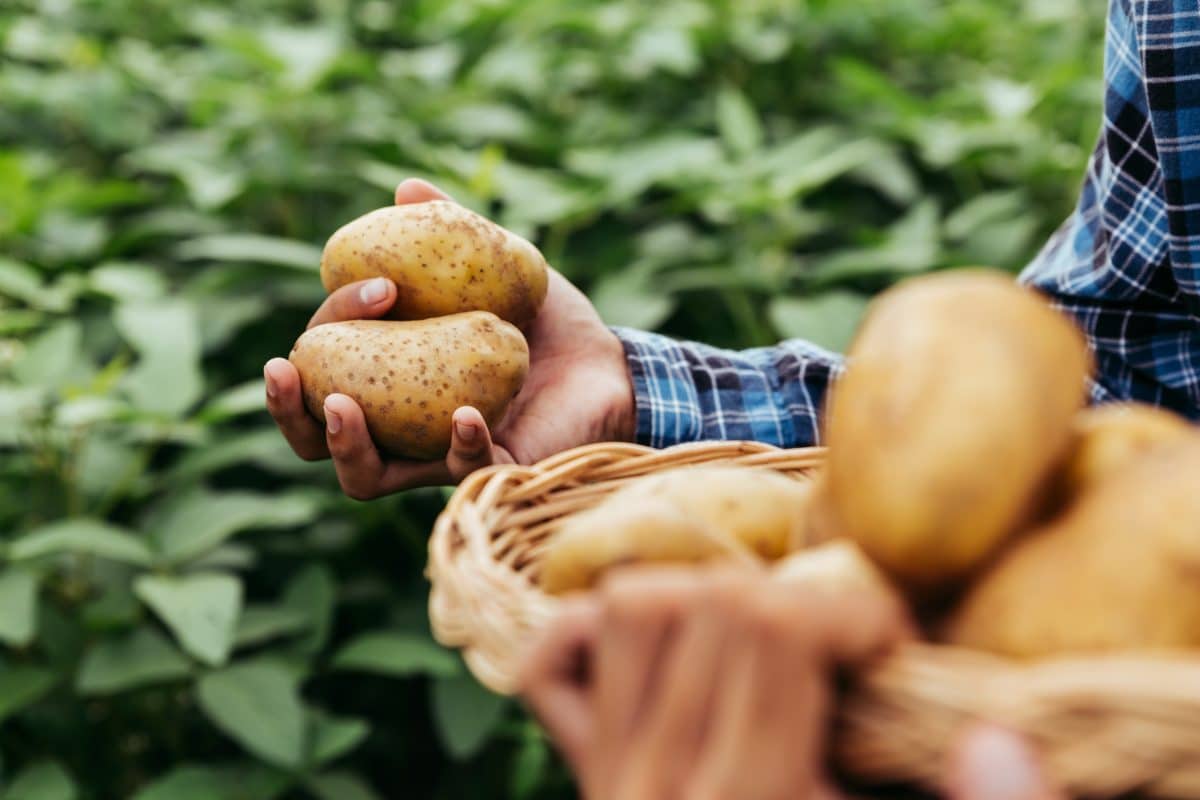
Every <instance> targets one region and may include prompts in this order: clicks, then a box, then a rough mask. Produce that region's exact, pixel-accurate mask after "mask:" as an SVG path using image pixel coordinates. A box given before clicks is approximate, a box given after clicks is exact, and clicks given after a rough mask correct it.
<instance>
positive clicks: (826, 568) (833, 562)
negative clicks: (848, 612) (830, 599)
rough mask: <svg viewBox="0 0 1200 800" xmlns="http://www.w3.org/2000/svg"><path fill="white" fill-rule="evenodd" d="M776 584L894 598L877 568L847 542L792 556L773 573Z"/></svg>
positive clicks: (832, 542)
mask: <svg viewBox="0 0 1200 800" xmlns="http://www.w3.org/2000/svg"><path fill="white" fill-rule="evenodd" d="M771 578H772V580H776V581H781V582H784V583H789V584H792V585H795V586H804V587H812V588H814V589H817V590H820V591H821V592H823V593H826V594H829V595H832V596H839V597H840V596H844V595H850V594H853V595H860V596H861V595H876V594H886V595H889V596H891V595H894V594H895V589H893V588H892V586H891V584H890V583H888V580H887V578H886V577H884V575H883V573H882V572H880V571H879V568H878V567H876V566H875V564H874V563H873V562H872V561H871V560H870V559H869V558H867V557H866V556H865V555H863V552H862V550H860V549H859V547H858V545H856V544H854V542H851V541H849V540H847V539H838V540H834V541H829V542H825V543H823V544H819V545H817V546H816V547H812V548H810V549H808V550H801V551H799V552H796V553H792V554H790V555H788V556H787V557H786V558H783V559H781V560H780V561H779V562H777V563H776V564H775V565H774V567H773V568H772V570H771Z"/></svg>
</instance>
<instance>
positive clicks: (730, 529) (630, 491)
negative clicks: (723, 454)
mask: <svg viewBox="0 0 1200 800" xmlns="http://www.w3.org/2000/svg"><path fill="white" fill-rule="evenodd" d="M623 491H625V492H627V493H626V494H625V495H624V497H623V500H622V501H621V502H628V503H634V504H636V503H637V502H638V500H636V499H635V497H638V496H640V497H657V498H660V499H662V500H666V501H668V502H670V503H673V504H675V505H676V506H678V507H680V508H682V509H685V510H686V511H687V512H688V513H689V514H690V515H692V516H694V517H697V518H698V519H701V520H703V521H705V522H707V523H708V524H709V525H711V526H712V527H713V528H715V529H716V530H718V531H723V532H725V533H728V534H729V535H732V536H733V537H734V538H735V539H736V540H737V541H739V542H740V543H741V544H742V545H744V546H745V547H747V548H748V549H749V550H750V551H752V552H754V553H756V554H757V555H758V556H759V557H760V558H765V559H768V560H774V559H777V558H782V557H783V556H784V555H786V554H787V553H789V552H791V551H792V550H795V549H798V548H799V547H802V546H803V545H804V531H805V526H804V520H805V518H806V516H807V513H808V507H809V502H810V498H811V495H812V484H811V482H809V481H797V480H795V479H793V478H789V477H787V476H785V475H781V474H779V473H778V472H774V471H772V470H767V469H754V468H750V467H720V466H697V467H682V468H678V469H671V470H667V471H664V472H661V473H658V474H656V475H647V476H645V477H643V478H639V479H638V480H637V481H635V482H633V483H631V484H630V485H629V487H627V488H626V489H624V490H623Z"/></svg>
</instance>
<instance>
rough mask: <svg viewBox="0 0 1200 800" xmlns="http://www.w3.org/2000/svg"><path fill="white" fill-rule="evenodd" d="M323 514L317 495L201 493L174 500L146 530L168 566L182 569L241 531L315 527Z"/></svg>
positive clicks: (301, 493) (189, 494)
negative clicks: (310, 523)
mask: <svg viewBox="0 0 1200 800" xmlns="http://www.w3.org/2000/svg"><path fill="white" fill-rule="evenodd" d="M318 511H319V506H318V505H317V502H316V499H315V498H314V496H313V495H312V493H311V492H302V491H294V492H285V493H282V494H277V495H268V494H256V493H252V492H213V491H209V490H208V489H203V488H197V489H194V490H192V491H189V492H186V493H184V494H180V495H176V496H175V497H173V498H172V499H171V502H170V503H168V504H167V505H166V506H164V507H163V508H161V509H159V511H158V513H156V514H155V515H154V516H153V517H152V518H151V519H150V520H148V521H147V523H146V524H147V526H148V527H149V528H152V533H153V536H154V539H155V541H156V542H157V545H158V547H157V549H158V551H159V553H161V555H162V558H163V560H164V561H165V562H166V563H168V564H180V563H183V562H185V561H188V560H190V559H193V558H196V557H197V556H200V555H203V554H204V553H207V552H209V551H210V550H212V549H213V548H214V547H216V546H218V545H219V544H221V543H222V542H224V541H225V540H226V539H228V538H229V537H230V536H233V535H234V534H235V533H238V532H240V531H243V530H247V529H252V528H253V529H265V528H292V527H296V526H299V525H303V524H305V523H308V522H311V521H312V520H313V519H314V518H315V517H316V516H317V513H318Z"/></svg>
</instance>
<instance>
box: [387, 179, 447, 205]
mask: <svg viewBox="0 0 1200 800" xmlns="http://www.w3.org/2000/svg"><path fill="white" fill-rule="evenodd" d="M449 199H450V195H448V194H446V193H445V192H443V191H442V190H441V189H439V188H437V187H436V186H434V185H433V184H432V183H430V182H429V181H425V180H421V179H420V178H407V179H405V180H403V181H401V182H400V185H399V186H397V187H396V205H398V206H403V205H408V204H409V203H428V202H429V201H430V200H449Z"/></svg>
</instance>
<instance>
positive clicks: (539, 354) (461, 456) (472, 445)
mask: <svg viewBox="0 0 1200 800" xmlns="http://www.w3.org/2000/svg"><path fill="white" fill-rule="evenodd" d="M448 199H449V198H448V197H447V196H446V195H445V194H443V193H442V192H440V191H439V190H438V189H436V188H434V187H433V186H431V185H430V184H428V183H425V182H424V181H419V180H408V181H405V182H404V183H402V184H401V185H400V186H399V187H398V188H397V189H396V203H397V204H400V205H404V204H410V203H424V202H429V201H435V200H440V201H444V200H448ZM548 277H549V281H548V284H549V285H548V289H547V293H546V300H545V302H544V303H543V304H542V307H541V310H540V312H539V313H538V315H537V316H536V317H535V318H534V319H533V321H532V322H531V323H530V324H529V325H528V327H527V328H526V329H525V337H526V339H527V341H528V343H529V361H530V365H529V373H528V375H527V376H526V379H525V384H524V388H523V389H522V390H521V392H520V393H519V394H518V395H517V397H516V398H515V399H514V400H513V402H512V404H511V405H510V406H509V409H508V413H507V415H506V416H505V417H504V419H503V421H502V422H501V423H500V424H499V426H498V427H497V428H496V429H495V430H494V431H493V430H489V428H488V425H487V423H486V422H485V420H484V417H483V415H482V414H480V413H479V411H477V410H476V409H474V408H470V407H462V408H458V409H457V410H455V411H454V413H453V419H452V422H453V425H452V436H451V443H450V450H449V452H448V454H447V456H446V458H445V459H444V460H438V461H407V460H397V459H389V458H387V457H386V456H384V455H381V453H380V451H379V450H378V448H377V447H376V446H375V443H374V442H373V441H372V439H371V437H370V435H369V433H368V431H367V424H366V420H365V418H364V416H363V413H362V409H361V408H359V406H358V405H357V404H356V403H355V402H354V401H353V400H352V399H351V398H349V397H347V396H346V395H344V394H337V393H335V394H331V395H329V396H328V397H327V398H326V399H325V403H324V408H323V410H324V412H325V418H326V425H324V426H322V425H321V424H320V423H319V422H318V421H317V419H316V418H314V417H313V416H312V415H311V414H309V413H308V411H307V410H306V409H305V407H304V403H303V399H302V396H301V391H300V378H299V374H298V373H297V372H296V369H295V367H294V366H293V365H292V364H291V363H290V362H288V361H287V360H286V359H283V358H275V359H272V360H271V361H270V362H268V363H267V365H266V367H265V368H264V375H265V377H266V384H267V408H268V409H269V410H270V412H271V415H272V416H273V417H274V418H275V421H276V423H277V424H278V425H279V427H280V429H281V431H282V432H283V434H284V436H285V437H286V438H287V440H288V442H289V443H290V444H291V446H292V449H293V450H295V451H296V453H297V454H298V455H299V456H300V457H301V458H304V459H306V460H310V461H311V460H319V459H323V458H328V457H331V458H332V459H333V463H334V467H335V469H336V470H337V474H338V480H339V481H340V482H341V485H342V488H343V490H344V491H345V492H346V493H347V494H348V495H350V496H351V497H354V498H357V499H369V498H372V497H378V496H380V495H383V494H388V493H391V492H397V491H402V490H404V489H409V488H413V487H417V486H431V485H438V484H449V483H456V482H457V481H459V480H461V479H462V478H463V477H465V476H466V475H468V474H470V473H471V472H473V471H474V470H476V469H479V468H480V467H483V466H487V465H488V464H491V463H493V462H499V463H503V462H514V461H515V462H519V463H530V462H532V461H536V460H537V459H540V458H543V457H545V456H548V455H550V454H552V453H556V452H559V451H561V450H565V449H568V448H570V447H574V446H576V445H580V444H585V443H587V442H593V441H601V440H629V439H631V438H632V437H633V425H634V423H633V413H634V412H633V389H632V386H631V383H630V379H629V374H628V368H627V367H626V364H625V355H624V350H623V348H622V346H621V343H620V341H619V340H618V339H617V337H616V336H615V335H614V334H613V333H612V332H611V331H610V330H608V328H607V327H606V326H605V325H604V323H603V322H602V321H601V320H600V317H599V315H598V314H597V313H596V311H595V309H594V308H592V306H591V304H590V303H589V302H588V300H587V298H586V297H584V295H583V294H582V293H581V292H580V291H579V290H578V289H576V288H575V287H574V286H572V285H571V284H570V283H568V282H567V280H566V279H565V278H563V277H562V276H561V275H559V274H558V273H557V272H555V271H553V270H551V271H550V272H549V276H548ZM397 294H398V293H397V288H396V285H395V284H394V283H393V282H392V281H390V280H387V279H385V278H374V279H370V280H364V281H358V282H355V283H350V284H346V285H344V286H341V287H340V288H338V289H337V290H336V291H334V292H333V293H332V294H330V296H329V297H328V298H327V299H326V300H325V302H324V303H323V304H322V305H321V307H320V308H319V309H318V310H317V312H316V313H315V314H314V315H313V317H312V319H311V320H310V322H309V325H308V327H309V328H310V329H311V328H313V327H315V326H317V325H322V324H325V323H328V322H339V321H344V320H355V319H380V318H384V317H386V316H388V315H389V313H390V311H391V309H392V307H393V306H394V305H395V303H396V301H397Z"/></svg>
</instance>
